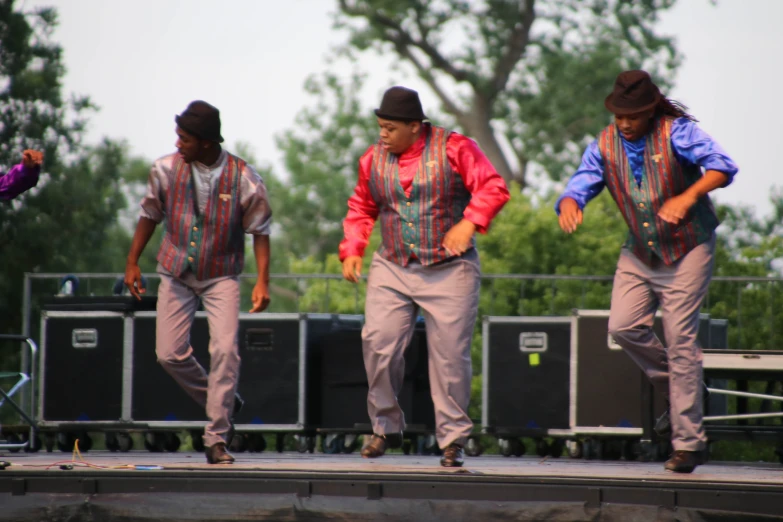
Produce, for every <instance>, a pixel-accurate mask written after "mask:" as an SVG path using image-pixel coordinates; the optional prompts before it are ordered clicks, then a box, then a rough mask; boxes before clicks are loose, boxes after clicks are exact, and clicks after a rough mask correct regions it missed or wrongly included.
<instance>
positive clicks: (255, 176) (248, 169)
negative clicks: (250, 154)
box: [226, 151, 263, 182]
mask: <svg viewBox="0 0 783 522" xmlns="http://www.w3.org/2000/svg"><path fill="white" fill-rule="evenodd" d="M226 154H228V155H229V156H230V157H232V158H234V159H235V160H238V161H240V162H241V164H242V165H244V167H243V168H242V176H244V177H246V178H249V179H251V180H252V181H261V182H263V178H262V177H261V174H259V173H258V171H257V170H256V168H255V167H253V165H251V164H250V163H248V162H247V160H246V159H244V158H241V157H239V156H237V155H236V154H232V153H230V152H228V151H226Z"/></svg>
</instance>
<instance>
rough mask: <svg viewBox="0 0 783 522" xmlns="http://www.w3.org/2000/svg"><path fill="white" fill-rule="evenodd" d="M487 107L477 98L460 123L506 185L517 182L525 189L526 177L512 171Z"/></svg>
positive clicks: (462, 116)
mask: <svg viewBox="0 0 783 522" xmlns="http://www.w3.org/2000/svg"><path fill="white" fill-rule="evenodd" d="M486 105H487V103H486V101H485V100H484V99H483V98H481V97H480V96H475V97H474V99H473V107H472V108H471V111H470V112H469V113H465V114H462V115H461V117H458V120H459V123H460V125H462V127H463V128H464V129H465V132H466V134H467V136H469V137H471V138H473V139H474V140H476V141H477V142H478V144H479V147H481V150H482V151H484V154H486V156H487V158H488V159H489V161H490V162H491V163H492V165H493V166H494V167H495V170H497V172H498V174H500V175H501V176H502V177H503V179H504V180H506V183H507V184H508V183H511V181H516V182H517V183H519V184H520V185H521V187H522V188H524V187H525V179H524V175H518V174H517V173H515V172H514V171H513V170H512V168H511V165H510V164H509V162H508V159H506V155H505V154H504V153H503V149H501V148H500V143H499V142H498V139H497V137H496V135H495V131H494V130H493V129H492V126H491V125H490V118H489V110H488V109H487V108H486Z"/></svg>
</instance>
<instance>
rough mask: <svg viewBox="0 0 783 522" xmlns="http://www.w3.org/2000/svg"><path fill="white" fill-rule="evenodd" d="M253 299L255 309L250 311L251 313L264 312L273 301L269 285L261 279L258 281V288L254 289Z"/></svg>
mask: <svg viewBox="0 0 783 522" xmlns="http://www.w3.org/2000/svg"><path fill="white" fill-rule="evenodd" d="M252 299H253V308H251V309H250V313H251V314H254V313H257V312H263V311H264V310H265V309H266V307H267V306H269V302H270V301H271V299H270V297H269V283H267V282H266V281H263V280H261V279H259V280H258V281H256V286H254V287H253V296H252Z"/></svg>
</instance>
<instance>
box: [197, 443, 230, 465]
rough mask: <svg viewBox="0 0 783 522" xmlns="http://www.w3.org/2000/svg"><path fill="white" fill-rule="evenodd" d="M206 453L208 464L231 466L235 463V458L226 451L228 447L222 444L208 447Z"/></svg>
mask: <svg viewBox="0 0 783 522" xmlns="http://www.w3.org/2000/svg"><path fill="white" fill-rule="evenodd" d="M204 453H206V455H207V463H208V464H231V463H233V462H234V457H232V456H231V453H229V452H227V451H226V445H225V444H224V443H222V442H218V443H217V444H213V445H212V446H208V447H207V448H206V449H205V450H204Z"/></svg>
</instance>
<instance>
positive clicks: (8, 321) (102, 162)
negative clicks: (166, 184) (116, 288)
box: [0, 0, 128, 357]
mask: <svg viewBox="0 0 783 522" xmlns="http://www.w3.org/2000/svg"><path fill="white" fill-rule="evenodd" d="M56 25H57V16H56V12H55V10H54V9H41V10H38V11H34V12H21V11H19V10H17V9H15V7H14V2H13V1H12V0H2V1H0V165H2V166H3V167H8V166H10V165H13V164H15V163H17V162H18V161H19V160H20V155H21V151H22V149H24V148H35V149H40V150H43V151H44V153H45V158H44V167H43V174H42V176H41V181H40V182H39V184H38V187H36V188H35V189H33V190H31V191H29V192H28V193H26V194H23V195H22V196H21V197H19V198H18V199H16V200H14V201H12V202H4V203H2V204H0V245H2V251H3V255H2V256H1V257H0V295H2V296H3V299H2V300H0V331H2V332H15V333H19V331H20V330H21V323H22V319H21V313H20V310H21V294H22V279H23V273H24V272H28V271H33V272H37V271H44V272H76V271H101V270H118V269H120V268H121V267H122V266H123V265H124V261H123V260H124V257H125V255H124V253H122V250H123V248H124V246H125V245H127V233H126V232H125V231H124V229H123V228H121V227H120V226H119V225H118V221H117V216H118V213H119V212H120V211H121V210H122V209H123V208H124V207H125V205H126V202H125V197H124V195H123V191H124V183H123V181H122V173H123V171H124V169H125V167H126V166H127V164H128V157H127V153H126V150H125V146H124V144H122V143H116V142H112V141H108V140H107V141H104V142H103V143H101V144H100V145H98V146H96V147H92V148H85V147H84V146H83V145H82V143H81V142H82V137H83V130H84V124H85V121H86V117H87V115H88V114H89V112H90V110H91V109H93V107H92V105H91V104H90V102H89V100H88V99H87V98H82V97H72V98H71V99H70V100H68V101H66V100H64V99H63V95H62V93H61V90H62V89H61V81H62V76H63V74H64V72H65V70H64V67H63V63H62V49H61V48H60V46H59V45H58V44H57V43H55V42H52V41H51V39H50V35H51V34H52V32H53V30H54V28H55V27H56ZM45 291H46V292H47V293H55V292H56V288H49V287H47V288H46V290H45ZM12 348H15V347H8V346H0V350H2V351H1V352H0V354H3V357H5V354H8V353H13V352H14V351H15V350H12Z"/></svg>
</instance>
